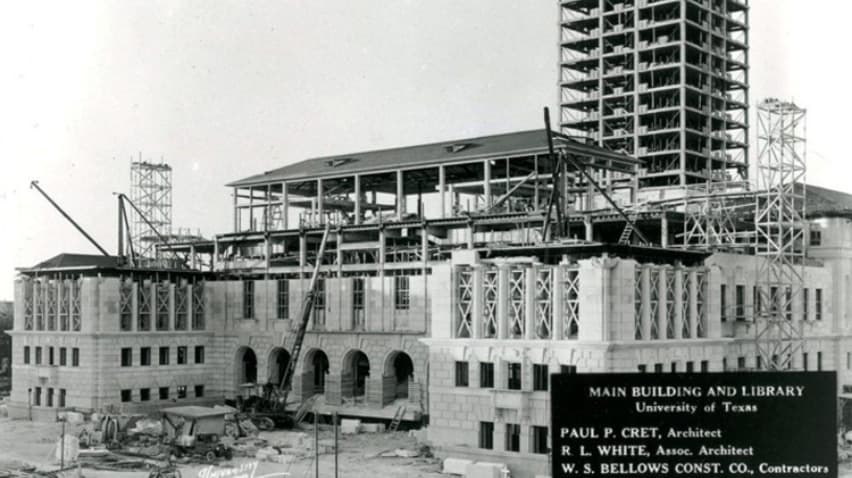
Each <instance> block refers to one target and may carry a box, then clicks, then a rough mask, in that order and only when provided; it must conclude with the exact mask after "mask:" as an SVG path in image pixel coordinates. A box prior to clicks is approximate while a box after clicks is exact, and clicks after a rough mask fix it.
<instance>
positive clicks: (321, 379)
mask: <svg viewBox="0 0 852 478" xmlns="http://www.w3.org/2000/svg"><path fill="white" fill-rule="evenodd" d="M302 373H305V374H308V375H309V376H310V377H311V384H312V385H313V393H325V375H326V374H327V373H328V356H327V355H326V354H325V352H323V351H322V350H319V349H314V350H311V351H310V352H308V353H307V354H305V365H304V368H303V369H302Z"/></svg>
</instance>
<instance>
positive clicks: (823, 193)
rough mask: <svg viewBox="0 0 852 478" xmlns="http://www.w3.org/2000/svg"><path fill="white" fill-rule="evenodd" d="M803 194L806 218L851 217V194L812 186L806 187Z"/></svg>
mask: <svg viewBox="0 0 852 478" xmlns="http://www.w3.org/2000/svg"><path fill="white" fill-rule="evenodd" d="M805 192H806V197H805V202H806V206H805V215H806V216H807V217H809V218H817V217H837V216H841V217H848V216H852V194H849V193H844V192H842V191H836V190H834V189H827V188H823V187H820V186H814V185H812V184H808V185H806V189H805Z"/></svg>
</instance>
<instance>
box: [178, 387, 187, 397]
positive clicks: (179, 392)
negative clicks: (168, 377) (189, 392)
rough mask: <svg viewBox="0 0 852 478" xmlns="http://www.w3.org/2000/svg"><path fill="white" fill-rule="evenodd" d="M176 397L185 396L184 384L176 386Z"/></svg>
mask: <svg viewBox="0 0 852 478" xmlns="http://www.w3.org/2000/svg"><path fill="white" fill-rule="evenodd" d="M177 393H178V398H186V385H180V386H178V392H177Z"/></svg>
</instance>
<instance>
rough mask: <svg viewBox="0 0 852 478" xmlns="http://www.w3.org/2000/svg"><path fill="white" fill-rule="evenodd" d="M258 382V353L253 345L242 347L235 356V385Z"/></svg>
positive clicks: (238, 386) (237, 386)
mask: <svg viewBox="0 0 852 478" xmlns="http://www.w3.org/2000/svg"><path fill="white" fill-rule="evenodd" d="M255 382H257V355H255V353H254V350H252V349H251V347H240V348H238V349H237V353H236V355H235V356H234V385H235V387H236V388H237V389H239V388H240V385H242V384H244V383H255Z"/></svg>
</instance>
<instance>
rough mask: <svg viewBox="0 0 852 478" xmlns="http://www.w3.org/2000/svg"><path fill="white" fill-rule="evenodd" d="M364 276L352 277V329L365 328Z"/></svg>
mask: <svg viewBox="0 0 852 478" xmlns="http://www.w3.org/2000/svg"><path fill="white" fill-rule="evenodd" d="M364 325H365V324H364V278H363V277H356V278H354V279H352V329H353V330H364Z"/></svg>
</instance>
